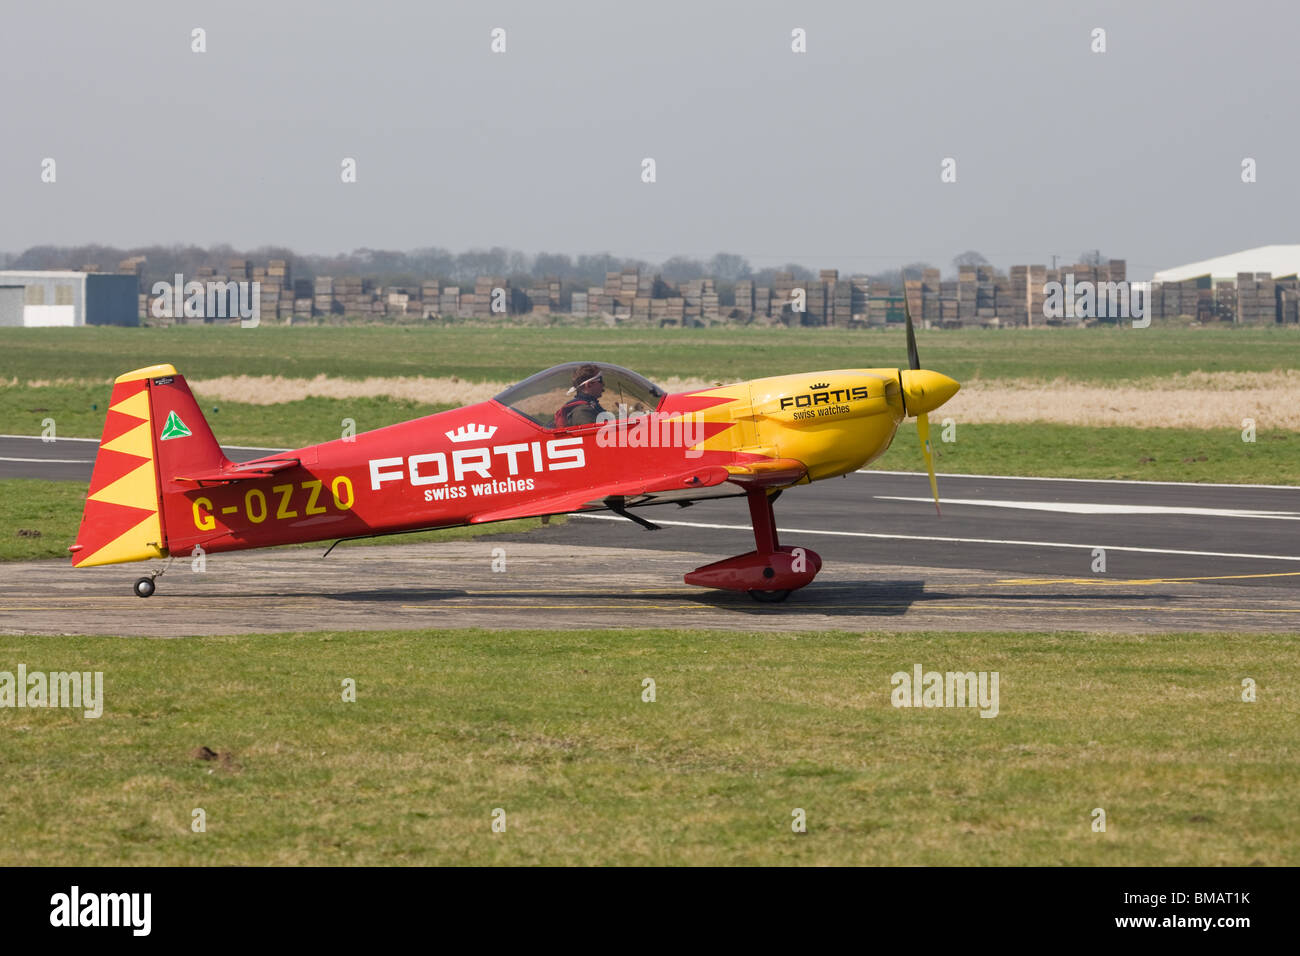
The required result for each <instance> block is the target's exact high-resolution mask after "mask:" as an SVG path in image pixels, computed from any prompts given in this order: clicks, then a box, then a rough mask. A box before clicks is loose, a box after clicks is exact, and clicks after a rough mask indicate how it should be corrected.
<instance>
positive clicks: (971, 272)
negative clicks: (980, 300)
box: [957, 266, 978, 325]
mask: <svg viewBox="0 0 1300 956" xmlns="http://www.w3.org/2000/svg"><path fill="white" fill-rule="evenodd" d="M977 288H978V281H977V279H976V276H975V267H974V266H959V267H958V269H957V319H958V321H960V322H961V324H962V325H968V324H973V323H975V322H976V321H978V314H977V312H976V308H977V306H976V289H977Z"/></svg>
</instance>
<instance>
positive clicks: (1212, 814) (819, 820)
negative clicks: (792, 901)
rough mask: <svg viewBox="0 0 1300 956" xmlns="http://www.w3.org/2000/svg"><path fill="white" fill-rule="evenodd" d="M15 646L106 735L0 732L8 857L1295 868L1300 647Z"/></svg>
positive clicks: (285, 640) (309, 641) (946, 642)
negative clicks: (647, 690) (95, 686)
mask: <svg viewBox="0 0 1300 956" xmlns="http://www.w3.org/2000/svg"><path fill="white" fill-rule="evenodd" d="M0 647H2V648H3V651H2V652H0V668H3V669H6V670H10V671H13V670H15V669H16V667H17V665H18V664H19V663H20V662H21V663H24V664H26V666H27V668H28V671H29V672H31V671H37V670H44V671H59V670H70V669H74V668H75V669H78V670H90V671H102V672H103V673H104V713H103V716H102V717H100V718H98V719H86V718H84V717H83V716H81V712H80V711H76V712H72V711H67V710H52V709H23V710H18V709H13V708H3V709H0V730H2V731H3V732H0V767H3V773H2V774H0V826H2V827H3V830H4V834H5V838H4V840H3V841H0V865H14V864H43V865H69V864H90V865H110V864H128V865H130V864H146V863H149V864H220V865H229V864H233V865H245V864H266V863H269V864H295V863H321V864H394V863H396V864H434V863H442V864H471V863H483V864H487V863H498V864H499V863H521V864H536V863H550V864H595V863H609V864H616V863H676V864H754V863H820V864H852V863H867V864H905V865H910V864H936V865H945V864H956V865H961V864H972V863H984V864H988V863H997V864H1003V865H1019V864H1041V865H1058V864H1080V865H1089V864H1096V865H1159V864H1168V865H1234V864H1236V865H1252V864H1265V865H1292V866H1294V865H1297V864H1300V803H1297V801H1296V799H1295V786H1296V780H1297V774H1298V772H1300V748H1298V747H1297V740H1300V692H1298V691H1297V687H1300V655H1298V654H1297V653H1296V650H1297V648H1296V638H1295V637H1285V636H1259V635H1251V636H1249V637H1245V636H1233V635H1230V634H1204V635H1168V636H1162V637H1123V636H1114V635H1110V636H1105V637H1102V636H1096V635H1086V634H1069V633H1063V634H995V633H988V634H908V635H894V634H889V633H872V634H846V633H820V634H770V633H765V634H720V633H710V632H676V633H667V634H665V633H654V632H646V631H627V630H623V631H587V632H582V633H576V634H575V633H563V632H512V633H486V632H481V631H445V632H437V631H433V632H430V631H407V632H391V633H372V634H356V633H326V634H310V635H304V634H295V635H283V634H280V635H264V636H248V637H221V638H200V639H185V640H140V639H122V638H117V637H81V638H79V637H60V638H57V639H54V638H51V639H37V638H13V637H0ZM917 663H920V664H922V665H923V666H924V667H925V668H926V669H937V670H941V671H942V670H975V671H997V672H998V673H999V675H1000V688H999V713H998V716H997V717H995V718H993V719H984V718H981V717H979V715H978V712H977V711H975V710H972V709H955V708H953V709H926V708H916V709H911V708H908V709H895V708H893V707H892V706H891V705H890V690H891V684H890V675H891V674H893V673H894V672H896V671H900V670H901V671H908V672H910V671H911V669H912V667H913V665H914V664H917ZM647 677H648V678H652V679H653V680H654V681H655V684H656V688H655V690H656V697H657V699H656V700H655V701H654V702H653V703H647V702H643V700H642V694H643V680H644V679H645V678H647ZM1245 677H1251V678H1253V679H1254V680H1256V681H1257V682H1258V701H1257V702H1255V703H1243V702H1242V701H1241V699H1240V695H1241V682H1242V679H1243V678H1245ZM345 678H352V679H354V680H355V681H356V697H357V699H356V702H355V703H345V702H343V700H342V699H341V688H342V682H343V681H344V679H345ZM204 747H206V748H210V750H211V751H213V752H215V754H217V755H218V756H217V757H216V758H215V759H211V760H204V759H200V758H199V757H198V756H196V752H197V751H199V750H200V748H204ZM1097 807H1101V808H1103V809H1104V810H1105V812H1106V815H1107V829H1106V832H1105V833H1099V832H1093V830H1092V821H1093V817H1092V811H1093V810H1094V808H1097ZM195 808H202V809H203V810H204V811H205V812H206V825H207V829H206V832H204V833H194V832H191V819H192V816H191V814H192V811H193V810H194V809H195ZM497 808H500V809H502V810H504V811H505V814H506V832H504V833H493V832H492V829H491V822H492V814H493V811H494V810H495V809H497ZM796 808H801V809H803V810H804V811H805V812H806V817H807V833H805V834H797V833H794V832H792V829H791V823H792V819H793V818H792V813H793V811H794V810H795V809H796Z"/></svg>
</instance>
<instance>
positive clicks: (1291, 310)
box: [1275, 276, 1300, 325]
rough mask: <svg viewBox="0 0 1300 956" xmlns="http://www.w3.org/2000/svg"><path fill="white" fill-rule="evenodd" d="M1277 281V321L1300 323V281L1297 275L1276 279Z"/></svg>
mask: <svg viewBox="0 0 1300 956" xmlns="http://www.w3.org/2000/svg"><path fill="white" fill-rule="evenodd" d="M1275 281H1276V283H1277V305H1278V311H1277V321H1279V322H1282V323H1284V324H1286V325H1295V324H1297V323H1300V281H1297V279H1296V277H1295V276H1287V277H1285V278H1282V279H1277V280H1275Z"/></svg>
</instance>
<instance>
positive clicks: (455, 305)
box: [438, 285, 460, 316]
mask: <svg viewBox="0 0 1300 956" xmlns="http://www.w3.org/2000/svg"><path fill="white" fill-rule="evenodd" d="M438 314H439V315H449V316H450V315H460V286H458V285H445V286H443V287H442V292H440V293H439V294H438Z"/></svg>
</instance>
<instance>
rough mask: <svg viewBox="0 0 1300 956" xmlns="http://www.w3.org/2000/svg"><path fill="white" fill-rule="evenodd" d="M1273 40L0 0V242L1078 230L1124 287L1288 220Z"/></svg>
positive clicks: (614, 247)
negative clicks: (1120, 263)
mask: <svg viewBox="0 0 1300 956" xmlns="http://www.w3.org/2000/svg"><path fill="white" fill-rule="evenodd" d="M194 27H202V28H204V29H205V30H206V32H207V52H206V53H203V54H195V53H192V52H191V51H190V45H191V40H190V36H191V29H192V28H194ZM494 27H501V28H504V29H505V30H506V44H507V48H506V52H505V53H504V54H494V53H492V52H491V50H490V41H491V37H490V31H491V30H492V28H494ZM796 27H797V28H802V29H804V30H806V31H807V52H806V53H803V54H796V53H793V52H792V51H791V31H792V30H793V29H795V28H796ZM1095 27H1102V28H1104V29H1105V30H1106V45H1107V51H1106V52H1105V53H1101V54H1098V53H1093V52H1091V49H1090V45H1091V43H1092V40H1091V31H1092V30H1093V28H1095ZM1297 36H1300V5H1297V4H1295V3H1293V2H1287V0H1276V2H1262V0H1255V2H1241V0H1234V2H1231V3H1226V2H1224V3H1207V2H1147V0H1128V2H1117V3H1110V2H1101V3H1083V2H1072V3H1057V2H1043V0H1039V2H1023V3H1021V2H1009V0H1006V2H1003V0H983V2H915V0H909V2H901V0H900V2H893V3H865V2H798V3H763V2H734V3H724V2H707V0H695V2H676V0H648V2H642V3H635V4H634V3H629V2H620V3H610V2H605V3H600V2H594V0H593V2H587V3H580V2H569V0H564V2H556V0H528V2H519V3H503V2H498V3H493V2H480V3H472V2H465V3H445V2H398V0H368V2H365V3H340V2H336V0H325V2H313V3H277V2H265V0H263V2H235V0H220V2H208V3H205V2H186V3H177V2H174V0H173V2H156V3H155V2H147V3H146V2H122V3H104V2H84V3H82V2H77V3H72V2H58V0H51V2H42V3H37V2H31V0H27V2H21V3H11V4H7V5H6V7H5V9H4V11H3V14H2V15H0V77H2V78H3V94H2V99H0V104H3V105H0V118H2V122H0V143H2V144H3V148H2V149H0V249H3V250H7V251H10V252H17V251H20V250H22V249H24V248H26V247H28V246H31V245H36V244H56V245H73V244H80V243H87V242H100V243H106V244H113V245H119V246H132V245H143V244H151V243H159V242H161V243H170V242H176V243H197V244H211V243H216V242H228V243H231V244H232V245H235V246H236V247H241V248H249V247H254V246H258V245H264V244H277V245H286V246H289V247H291V248H293V249H295V250H297V251H300V252H312V253H334V252H343V251H348V250H352V249H355V248H358V247H362V246H369V247H373V248H393V249H410V248H416V247H421V246H444V247H447V248H449V249H451V250H452V251H457V252H458V251H463V250H465V249H469V248H473V247H486V246H493V245H500V246H506V247H509V248H516V249H522V250H524V251H526V252H530V253H536V252H540V251H550V252H564V253H569V254H579V253H584V252H611V253H613V254H615V255H620V256H635V257H639V258H643V259H647V260H650V261H661V260H663V259H665V258H668V257H669V256H672V255H679V254H681V255H693V256H697V257H706V256H709V255H712V254H713V253H714V252H718V251H728V252H736V253H740V254H742V255H745V256H747V257H748V258H749V259H750V261H751V262H752V263H753V264H754V265H755V266H757V267H762V266H767V265H776V264H781V263H784V262H787V261H795V262H800V263H802V264H804V265H807V266H810V267H813V268H817V267H830V266H835V267H839V268H841V269H846V270H852V271H871V270H874V269H878V268H882V267H887V266H892V265H898V264H901V263H904V262H910V261H914V260H927V261H929V262H931V263H933V264H935V265H939V266H942V267H944V269H945V271H947V270H948V267H949V264H950V262H951V259H952V257H953V256H954V255H955V254H957V253H959V252H962V251H963V250H966V249H975V250H978V251H980V252H982V253H984V255H986V256H987V257H988V258H989V259H990V260H991V261H993V262H994V263H995V264H997V265H999V266H1006V265H1009V264H1012V263H1017V262H1050V258H1051V256H1052V255H1053V254H1059V255H1060V256H1062V257H1064V259H1065V261H1073V260H1074V257H1075V256H1077V255H1078V254H1079V253H1080V252H1081V251H1083V250H1085V249H1091V248H1100V249H1101V250H1102V252H1103V253H1104V254H1107V255H1110V256H1114V257H1121V258H1127V259H1128V260H1129V263H1130V276H1131V277H1132V278H1144V277H1148V276H1149V275H1150V273H1151V272H1152V271H1154V270H1155V269H1159V268H1164V267H1168V266H1172V265H1177V264H1180V263H1184V262H1188V261H1192V260H1196V259H1202V258H1207V257H1210V256H1213V255H1218V254H1221V253H1225V252H1230V251H1234V250H1237V249H1242V248H1247V247H1250V246H1255V245H1265V244H1271V243H1287V242H1296V241H1300V239H1298V238H1297V234H1298V233H1300V216H1298V213H1300V186H1298V184H1297V176H1298V175H1300V121H1297V119H1296V113H1295V97H1296V90H1297V88H1298V87H1300V54H1297V52H1296V50H1297V47H1296V43H1297ZM45 157H53V158H54V159H55V161H56V163H57V167H56V171H57V182H55V183H54V184H45V183H42V182H41V179H40V176H41V162H42V160H43V159H44V158H45ZM344 157H354V158H355V159H356V161H357V180H358V181H357V182H356V183H353V184H344V183H342V182H341V181H340V164H341V162H342V160H343V158H344ZM646 157H652V158H653V159H654V160H655V163H656V174H657V181H656V182H654V183H652V184H647V183H643V182H642V181H641V169H642V166H641V162H642V160H643V159H644V158H646ZM945 157H952V158H954V159H955V160H956V162H957V182H956V183H947V184H945V183H942V182H940V164H941V161H942V160H943V159H944V158H945ZM1245 157H1252V158H1254V159H1255V160H1256V162H1257V169H1258V181H1257V182H1255V183H1253V184H1244V183H1243V182H1242V181H1241V163H1242V160H1243V158H1245Z"/></svg>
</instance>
